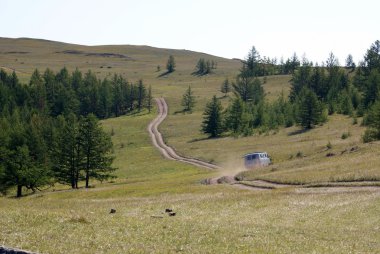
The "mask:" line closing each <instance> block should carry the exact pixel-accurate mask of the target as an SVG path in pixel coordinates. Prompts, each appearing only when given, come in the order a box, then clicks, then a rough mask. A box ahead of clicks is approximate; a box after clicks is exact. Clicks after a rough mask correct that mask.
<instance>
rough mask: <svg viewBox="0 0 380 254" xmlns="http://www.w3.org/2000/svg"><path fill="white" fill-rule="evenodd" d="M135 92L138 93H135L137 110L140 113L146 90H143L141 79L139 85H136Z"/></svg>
mask: <svg viewBox="0 0 380 254" xmlns="http://www.w3.org/2000/svg"><path fill="white" fill-rule="evenodd" d="M137 91H138V93H137V109H138V111H139V112H140V111H141V109H142V107H143V106H144V100H145V97H146V89H145V86H144V84H143V82H142V80H141V79H140V80H139V83H138V85H137Z"/></svg>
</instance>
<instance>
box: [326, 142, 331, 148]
mask: <svg viewBox="0 0 380 254" xmlns="http://www.w3.org/2000/svg"><path fill="white" fill-rule="evenodd" d="M326 148H327V150H330V149H331V148H332V144H331V142H330V141H329V142H328V143H327V145H326Z"/></svg>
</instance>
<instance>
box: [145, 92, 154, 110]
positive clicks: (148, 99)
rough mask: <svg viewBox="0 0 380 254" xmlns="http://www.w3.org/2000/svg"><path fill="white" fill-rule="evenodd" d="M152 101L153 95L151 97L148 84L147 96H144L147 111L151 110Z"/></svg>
mask: <svg viewBox="0 0 380 254" xmlns="http://www.w3.org/2000/svg"><path fill="white" fill-rule="evenodd" d="M152 102H153V97H152V86H149V88H148V96H147V98H146V107H147V108H148V111H149V113H150V112H151V111H152V107H153V105H152Z"/></svg>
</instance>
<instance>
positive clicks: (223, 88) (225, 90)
mask: <svg viewBox="0 0 380 254" xmlns="http://www.w3.org/2000/svg"><path fill="white" fill-rule="evenodd" d="M220 91H221V92H222V93H223V94H224V97H227V94H228V93H229V92H231V86H230V82H229V81H228V79H227V78H226V79H225V80H224V81H223V83H222V85H221V87H220Z"/></svg>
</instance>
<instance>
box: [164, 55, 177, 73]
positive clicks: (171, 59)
mask: <svg viewBox="0 0 380 254" xmlns="http://www.w3.org/2000/svg"><path fill="white" fill-rule="evenodd" d="M175 67H176V64H175V60H174V56H172V55H170V56H169V59H168V62H167V63H166V69H167V71H168V73H172V72H173V71H175Z"/></svg>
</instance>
